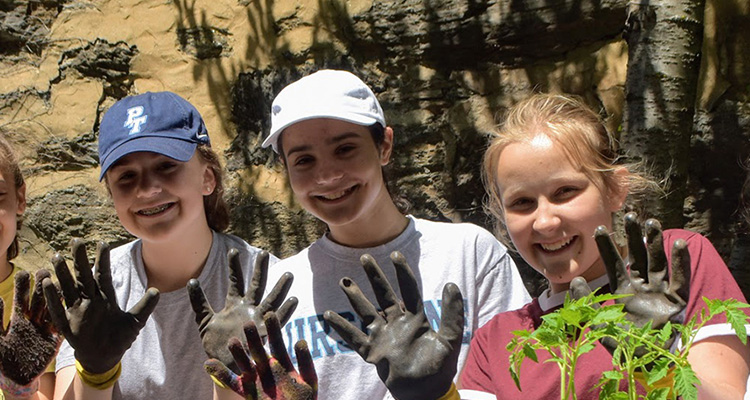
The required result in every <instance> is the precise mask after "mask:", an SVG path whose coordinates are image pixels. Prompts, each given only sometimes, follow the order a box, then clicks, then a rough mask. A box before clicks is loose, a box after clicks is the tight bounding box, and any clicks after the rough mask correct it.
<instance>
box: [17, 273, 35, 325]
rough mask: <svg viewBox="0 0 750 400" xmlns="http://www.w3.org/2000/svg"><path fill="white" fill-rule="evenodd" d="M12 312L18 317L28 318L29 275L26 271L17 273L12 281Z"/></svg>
mask: <svg viewBox="0 0 750 400" xmlns="http://www.w3.org/2000/svg"><path fill="white" fill-rule="evenodd" d="M13 286H14V288H13V312H14V313H15V314H17V315H19V316H23V317H26V318H28V317H29V289H30V288H31V275H29V273H28V272H26V271H23V270H21V271H18V272H17V273H16V277H15V279H14V281H13Z"/></svg>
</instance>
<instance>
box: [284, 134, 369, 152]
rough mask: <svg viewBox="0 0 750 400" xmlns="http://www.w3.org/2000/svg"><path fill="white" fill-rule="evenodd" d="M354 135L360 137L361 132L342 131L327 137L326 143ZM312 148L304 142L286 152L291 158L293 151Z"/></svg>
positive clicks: (332, 142)
mask: <svg viewBox="0 0 750 400" xmlns="http://www.w3.org/2000/svg"><path fill="white" fill-rule="evenodd" d="M353 137H354V138H356V137H360V134H358V133H356V132H346V133H342V134H340V135H336V136H334V137H332V138H330V139H327V140H326V144H335V143H339V142H343V141H344V140H346V139H350V138H353ZM310 148H311V146H310V145H307V144H303V145H300V146H295V147H292V148H291V149H289V151H288V152H287V153H286V157H287V158H289V156H291V155H292V154H293V153H297V152H302V151H307V150H310Z"/></svg>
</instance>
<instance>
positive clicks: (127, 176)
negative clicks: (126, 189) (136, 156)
mask: <svg viewBox="0 0 750 400" xmlns="http://www.w3.org/2000/svg"><path fill="white" fill-rule="evenodd" d="M134 177H135V172H133V171H123V172H121V173H119V174H117V179H115V180H116V181H117V182H118V183H124V182H128V181H130V180H132V179H133V178H134Z"/></svg>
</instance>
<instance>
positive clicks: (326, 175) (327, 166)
mask: <svg viewBox="0 0 750 400" xmlns="http://www.w3.org/2000/svg"><path fill="white" fill-rule="evenodd" d="M343 176H344V171H343V169H342V168H340V167H339V165H338V164H337V163H335V162H332V161H323V162H319V163H318V168H317V170H316V171H315V183H317V184H318V185H329V184H331V183H334V182H336V181H338V180H339V179H341V178H342V177H343Z"/></svg>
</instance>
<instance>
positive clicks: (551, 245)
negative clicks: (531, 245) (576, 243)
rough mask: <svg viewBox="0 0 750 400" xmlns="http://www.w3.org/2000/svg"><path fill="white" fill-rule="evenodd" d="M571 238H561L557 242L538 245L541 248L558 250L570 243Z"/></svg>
mask: <svg viewBox="0 0 750 400" xmlns="http://www.w3.org/2000/svg"><path fill="white" fill-rule="evenodd" d="M571 240H573V238H572V237H569V238H567V239H563V240H561V241H559V242H555V243H540V246H542V248H543V249H544V250H547V251H555V250H560V249H562V248H563V247H565V246H567V245H568V244H569V243H570V241H571Z"/></svg>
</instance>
